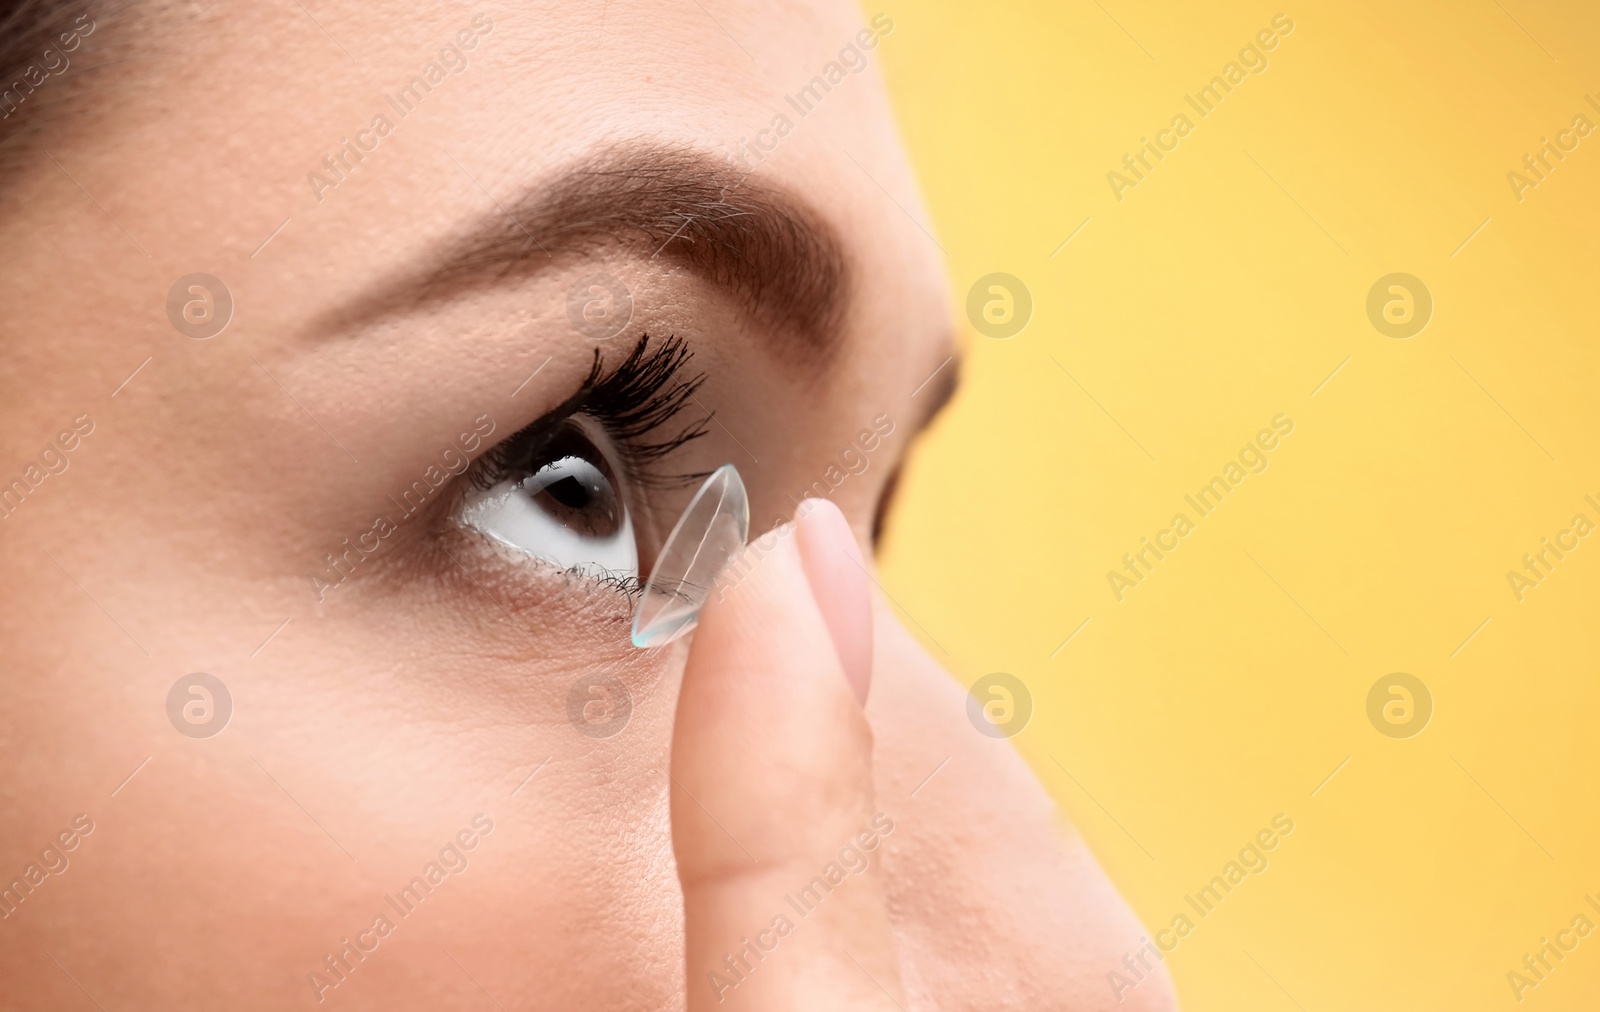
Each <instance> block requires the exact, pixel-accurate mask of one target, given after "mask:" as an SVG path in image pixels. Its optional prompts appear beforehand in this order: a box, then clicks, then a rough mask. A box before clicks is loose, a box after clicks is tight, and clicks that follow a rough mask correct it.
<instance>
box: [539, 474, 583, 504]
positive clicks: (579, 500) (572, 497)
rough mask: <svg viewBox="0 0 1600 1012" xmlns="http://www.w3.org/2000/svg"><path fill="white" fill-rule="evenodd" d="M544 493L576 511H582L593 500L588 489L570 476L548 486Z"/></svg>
mask: <svg viewBox="0 0 1600 1012" xmlns="http://www.w3.org/2000/svg"><path fill="white" fill-rule="evenodd" d="M543 491H544V492H546V493H548V494H549V495H550V498H552V499H554V500H555V501H556V502H558V503H560V504H561V505H563V506H565V507H567V508H568V509H574V510H581V509H583V508H584V507H586V506H588V505H589V503H590V501H591V499H592V498H593V497H592V496H591V495H590V493H589V489H588V487H587V486H585V485H584V484H583V482H581V481H579V480H578V479H577V478H574V477H573V476H572V475H570V474H569V475H567V476H566V477H565V478H560V479H557V480H556V481H553V482H551V483H550V484H548V485H546V486H545V487H544V489H543Z"/></svg>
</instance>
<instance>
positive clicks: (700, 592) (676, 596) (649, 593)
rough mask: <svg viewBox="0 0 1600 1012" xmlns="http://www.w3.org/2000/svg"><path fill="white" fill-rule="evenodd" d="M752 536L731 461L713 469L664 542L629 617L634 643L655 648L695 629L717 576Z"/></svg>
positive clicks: (747, 506) (746, 503) (746, 502)
mask: <svg viewBox="0 0 1600 1012" xmlns="http://www.w3.org/2000/svg"><path fill="white" fill-rule="evenodd" d="M749 535H750V500H749V498H748V497H747V496H746V494H745V490H744V481H743V479H741V478H740V477H739V471H738V469H737V468H735V467H734V466H733V465H732V464H723V465H722V466H721V467H719V468H717V469H716V470H715V471H713V472H712V473H711V477H709V478H707V479H706V481H705V484H704V485H701V486H700V489H699V491H697V492H696V493H695V494H694V498H693V499H691V500H690V501H689V506H688V508H687V509H685V510H684V511H683V516H681V517H679V518H678V522H677V524H675V525H674V526H673V528H672V533H671V534H669V535H667V543H666V544H665V545H664V546H662V549H661V554H660V556H658V557H657V558H656V564H655V567H654V568H653V569H652V570H651V571H650V580H649V582H648V583H646V584H645V586H644V597H643V598H642V599H641V600H640V601H639V610H638V611H637V612H635V613H634V616H633V645H634V646H636V647H641V648H645V647H659V646H665V645H666V644H668V643H671V642H672V641H673V640H675V639H677V638H678V637H679V636H682V635H683V634H684V633H686V632H688V631H689V630H690V629H693V628H694V626H695V623H696V622H698V621H699V620H700V609H701V608H703V607H705V603H706V601H708V600H710V598H711V592H712V591H713V590H714V589H715V588H716V579H717V575H718V574H719V573H721V572H722V569H723V567H724V566H726V565H727V564H728V560H730V559H731V558H733V556H734V555H735V554H736V553H738V551H739V550H740V549H742V548H743V547H744V542H745V538H747V537H749Z"/></svg>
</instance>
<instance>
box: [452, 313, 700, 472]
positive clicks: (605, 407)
mask: <svg viewBox="0 0 1600 1012" xmlns="http://www.w3.org/2000/svg"><path fill="white" fill-rule="evenodd" d="M693 356H694V353H693V352H692V351H690V350H689V346H688V345H687V344H686V343H685V342H684V341H683V340H682V339H680V338H678V337H676V336H671V337H668V338H667V339H666V340H665V341H662V342H660V343H659V344H657V345H656V346H655V347H651V344H650V335H649V334H641V335H640V336H639V341H638V343H637V344H635V345H634V346H633V350H632V351H631V352H630V353H629V354H628V356H627V357H626V358H624V359H623V360H622V361H621V362H619V363H617V364H616V365H615V366H614V367H612V368H611V369H610V370H609V371H607V370H606V369H605V365H604V362H603V361H602V359H601V355H600V352H599V350H598V349H596V351H595V353H594V362H593V364H591V365H590V367H589V375H588V376H587V377H585V378H584V380H583V382H582V383H581V384H580V385H579V387H578V390H577V392H576V393H574V394H573V395H572V396H571V397H568V398H567V399H566V400H565V401H564V402H562V403H561V404H560V405H558V406H556V407H555V408H553V409H551V410H550V411H548V412H546V413H545V414H544V415H543V416H541V417H540V418H538V419H537V420H535V421H534V422H533V423H531V424H529V425H527V426H525V427H524V428H522V429H520V430H518V431H517V432H515V433H513V434H512V435H510V436H508V437H506V438H505V439H503V440H501V441H500V442H499V443H497V444H495V445H494V446H493V447H492V448H491V449H490V450H489V451H488V452H487V453H485V454H484V455H483V456H482V457H481V458H480V459H479V460H478V461H477V462H476V463H475V464H474V465H473V467H472V469H471V471H469V472H468V474H469V476H470V480H471V482H472V483H473V485H474V486H476V487H477V488H479V489H488V488H490V487H492V486H493V485H495V484H496V483H497V482H499V481H502V480H503V479H505V478H507V477H509V476H510V475H511V472H512V471H513V470H515V469H517V468H518V466H519V464H518V461H523V460H527V459H529V458H530V457H532V456H534V455H536V454H538V453H539V452H540V451H542V450H543V449H544V447H545V446H546V444H548V443H549V442H550V440H551V439H553V438H554V437H555V435H556V434H557V433H558V432H560V430H561V428H562V426H563V425H565V424H566V423H567V422H569V421H570V420H572V419H573V418H575V417H577V416H579V415H584V416H587V417H589V418H592V419H593V420H594V421H596V422H598V423H599V424H600V426H601V428H603V429H604V430H605V432H606V434H607V435H609V436H610V437H611V439H612V440H613V441H614V442H615V444H616V448H617V452H618V454H619V455H620V456H621V457H622V460H621V461H620V462H619V463H620V465H621V467H622V470H623V474H624V477H625V478H626V480H627V481H629V482H630V483H631V484H633V485H634V486H635V487H639V488H673V487H677V486H680V485H686V484H689V483H692V482H694V481H695V480H697V479H701V478H704V477H706V475H707V474H709V473H710V472H697V473H687V474H675V475H668V474H662V473H660V472H659V471H658V470H657V467H658V465H659V464H660V461H661V460H662V459H663V458H665V457H666V456H668V455H669V454H671V453H672V452H673V451H675V450H677V449H679V448H681V447H683V446H685V445H686V444H688V443H691V442H693V441H694V440H696V439H699V438H700V437H701V436H703V435H705V434H706V431H707V428H708V427H709V426H710V424H711V416H710V415H709V414H708V415H707V416H706V417H705V418H703V419H701V420H700V421H698V422H693V423H690V424H688V425H685V426H683V427H682V428H681V429H679V430H678V431H677V432H676V433H674V434H672V435H670V436H667V437H665V438H660V439H654V440H652V439H651V438H650V437H651V435H652V434H653V433H655V432H656V430H658V429H660V428H661V427H663V426H665V425H666V424H667V423H669V422H671V421H672V419H673V418H675V417H676V416H677V415H678V414H679V412H681V411H683V410H684V409H685V408H686V407H688V406H689V404H690V403H691V402H692V401H693V400H694V395H695V392H696V391H697V390H699V389H700V386H701V385H702V384H703V383H704V382H705V380H706V375H705V373H698V374H696V375H694V376H690V377H683V376H680V374H681V373H683V371H684V370H685V368H686V367H687V366H688V364H689V361H690V359H691V358H693Z"/></svg>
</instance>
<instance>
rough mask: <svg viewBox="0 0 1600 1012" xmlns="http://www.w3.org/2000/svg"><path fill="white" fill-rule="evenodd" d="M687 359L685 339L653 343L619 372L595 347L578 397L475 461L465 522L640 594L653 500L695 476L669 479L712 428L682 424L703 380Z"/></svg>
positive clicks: (645, 340) (644, 340)
mask: <svg viewBox="0 0 1600 1012" xmlns="http://www.w3.org/2000/svg"><path fill="white" fill-rule="evenodd" d="M689 358H690V352H689V351H688V349H687V347H686V346H685V345H684V344H683V342H681V341H679V340H677V339H675V338H668V339H667V340H666V341H664V342H660V343H658V344H656V345H654V346H652V345H651V342H650V339H649V337H648V336H644V337H641V338H640V340H639V342H638V344H637V345H635V347H634V349H633V351H632V352H631V353H630V354H629V355H628V356H627V357H626V358H625V359H624V360H623V361H622V362H621V363H619V364H617V365H616V366H615V367H614V368H612V369H610V370H609V371H605V368H604V365H603V363H602V361H601V358H600V355H599V353H598V352H596V355H595V361H594V365H593V367H592V368H591V370H590V373H589V376H588V377H587V378H586V379H585V380H584V382H583V383H582V385H581V386H580V389H579V390H578V391H577V392H576V393H575V394H573V395H572V396H571V397H569V398H568V399H567V400H566V402H564V403H563V404H561V405H560V406H558V407H556V408H555V409H553V410H551V411H550V412H547V413H546V414H545V415H544V416H543V417H541V418H540V419H538V420H537V421H535V422H533V423H532V424H531V425H528V426H527V427H525V428H523V429H521V430H520V431H518V432H516V433H514V434H512V435H511V436H509V437H507V438H506V439H504V440H502V441H501V442H500V443H498V444H496V445H495V446H494V447H492V448H490V450H489V451H488V452H486V453H485V454H484V455H483V456H482V457H481V458H480V459H479V460H478V461H477V462H475V463H474V465H473V467H472V469H471V470H470V471H469V472H468V475H467V478H468V490H467V493H466V494H465V496H464V497H463V499H462V501H461V505H460V507H459V509H458V511H457V514H456V522H457V523H458V524H459V525H460V526H462V527H466V528H468V529H470V530H474V531H477V532H478V533H480V534H482V535H484V536H486V537H488V538H490V539H492V540H494V541H496V542H499V543H500V544H502V545H505V546H507V547H509V548H511V549H513V550H515V551H518V552H521V553H523V554H525V555H528V556H530V557H532V558H536V559H539V560H542V561H544V562H547V563H550V564H552V565H555V566H557V567H559V568H561V569H564V570H568V571H573V572H578V573H582V574H584V575H587V576H590V577H594V578H596V579H601V580H606V581H610V582H615V583H619V584H621V585H623V586H625V587H630V588H632V587H637V586H638V582H639V579H640V576H641V567H640V564H639V560H640V556H641V549H640V546H641V543H642V542H645V543H648V542H649V540H650V539H649V538H647V537H644V536H643V535H645V534H646V533H647V532H646V531H645V530H643V529H642V528H648V527H649V526H650V525H649V524H648V523H647V522H641V521H642V520H643V519H644V518H640V519H636V517H637V516H638V514H639V513H640V512H641V510H643V511H644V512H646V513H648V507H647V506H644V505H643V504H644V502H645V500H646V498H647V496H646V493H647V492H648V491H649V490H650V489H652V488H657V487H660V486H663V485H672V484H675V483H678V482H680V481H683V482H687V481H692V480H693V479H694V478H695V477H696V476H694V475H677V476H668V475H664V474H662V473H661V472H660V464H661V462H662V461H663V459H664V458H665V457H667V456H668V455H669V454H670V453H672V452H673V451H674V450H676V449H678V448H679V447H681V446H683V445H684V444H686V443H688V442H690V441H692V440H694V439H697V438H699V437H700V436H701V435H703V434H704V432H705V424H706V422H705V421H701V422H699V423H690V424H687V425H684V426H681V427H677V428H674V427H673V426H672V421H673V419H674V418H675V416H676V415H677V414H678V413H679V412H680V411H681V410H683V408H684V407H685V406H686V405H687V404H688V403H689V402H690V400H691V399H692V397H693V394H694V391H695V390H696V389H698V388H699V386H700V384H701V382H702V381H703V380H704V378H705V377H704V376H703V375H696V376H691V377H685V376H684V375H683V373H684V372H685V369H686V366H687V365H688V362H689Z"/></svg>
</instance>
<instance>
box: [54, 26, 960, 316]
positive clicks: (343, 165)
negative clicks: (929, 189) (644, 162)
mask: <svg viewBox="0 0 1600 1012" xmlns="http://www.w3.org/2000/svg"><path fill="white" fill-rule="evenodd" d="M224 8H225V9H224ZM101 21H102V23H101V25H100V26H99V31H98V33H97V35H96V36H94V37H90V38H86V39H85V40H83V43H82V46H81V48H80V55H79V57H78V58H79V59H81V60H84V61H87V62H89V63H91V64H93V63H95V62H96V61H99V62H100V63H102V64H103V65H104V70H105V73H104V75H102V76H103V77H104V78H105V79H114V78H121V80H119V81H118V84H119V87H118V89H117V94H116V96H115V99H114V100H109V96H108V94H107V93H106V92H105V91H104V90H102V91H100V92H97V93H93V94H90V95H88V96H86V100H85V101H83V102H81V103H79V105H81V106H83V107H84V108H85V112H84V115H83V116H82V117H81V120H82V122H81V124H79V128H78V129H76V130H74V131H73V132H72V134H71V136H69V137H65V138H61V139H59V140H58V141H55V142H53V143H52V144H51V150H52V151H53V152H54V154H56V155H60V156H61V162H62V164H63V166H66V167H70V168H71V169H73V170H74V171H73V178H74V179H75V180H77V181H79V182H81V183H82V184H83V186H84V187H85V188H87V189H88V190H89V191H90V192H91V193H92V194H93V195H94V197H95V199H96V200H98V201H100V202H101V203H102V204H104V205H106V208H107V209H108V211H109V212H110V213H112V214H113V216H114V217H115V220H116V221H117V223H118V224H119V226H120V227H122V228H123V229H124V230H125V232H126V233H127V234H128V236H129V238H130V239H132V240H133V241H132V243H131V244H130V245H129V252H134V253H137V252H140V251H145V252H149V253H150V254H151V255H152V256H154V257H157V258H159V257H161V256H162V255H163V253H165V254H167V255H169V256H170V255H174V254H177V253H179V252H180V251H183V250H201V251H207V250H221V251H225V252H226V255H227V256H228V257H229V258H232V257H234V256H237V257H238V258H239V259H241V260H246V261H249V262H250V263H251V264H252V265H253V266H261V264H262V261H261V260H260V257H261V256H262V254H263V252H264V249H261V248H259V247H261V244H262V243H264V242H267V241H268V239H269V237H271V240H270V241H271V243H272V244H275V245H277V246H278V247H279V248H278V249H277V250H274V251H273V254H274V256H275V257H276V258H277V259H278V260H279V261H280V262H282V260H283V259H284V258H285V257H286V256H291V255H292V256H293V257H294V258H296V259H297V260H299V261H300V262H301V270H303V271H310V272H312V273H313V274H314V275H315V276H316V277H317V278H318V279H319V291H318V292H317V293H314V294H312V293H302V294H301V296H300V298H299V299H297V300H296V304H297V305H300V306H302V307H303V308H311V307H306V306H304V302H305V301H306V300H307V299H312V300H314V299H317V298H326V299H328V300H330V301H332V300H338V299H343V298H347V297H348V296H349V295H350V294H351V292H352V291H353V290H354V288H355V286H356V285H357V283H358V281H359V280H361V279H360V278H359V277H358V275H363V274H367V273H370V271H371V269H373V268H374V267H376V266H377V264H378V262H380V261H390V262H393V263H396V264H398V263H400V262H402V261H404V260H406V259H407V258H411V259H417V257H418V256H419V254H420V253H422V252H423V248H424V247H426V246H427V245H428V244H430V243H436V242H438V241H440V240H441V237H443V236H447V235H450V234H452V233H454V232H456V231H459V228H460V226H461V223H462V222H464V221H466V220H467V219H469V218H471V217H474V216H478V215H481V214H483V213H485V212H493V211H494V210H496V209H497V208H498V209H499V210H501V211H504V210H505V209H506V206H507V205H509V204H510V203H512V202H513V200H514V199H515V198H517V197H519V196H521V195H522V194H524V193H525V192H526V191H527V190H529V189H532V188H537V187H538V186H539V185H540V183H541V181H543V180H547V179H550V178H553V177H555V176H556V175H557V174H558V172H559V170H560V169H561V168H563V167H565V166H570V165H572V164H574V163H577V162H580V161H582V160H583V159H585V158H587V157H592V155H593V153H594V152H596V151H598V150H604V149H608V148H615V147H617V146H618V145H623V144H627V143H632V142H645V143H648V144H650V145H652V146H655V147H666V148H671V149H674V150H692V151H698V152H703V153H705V154H706V155H707V156H708V157H709V158H711V159H715V160H718V161H720V162H722V163H724V164H725V165H726V166H727V168H728V170H729V171H730V172H735V173H741V174H743V173H749V174H750V175H751V177H752V178H753V179H755V180H758V181H762V182H765V183H769V184H771V185H772V186H774V187H776V188H778V189H782V190H787V191H790V192H794V193H798V194H803V195H804V196H805V197H806V198H807V200H808V201H809V202H810V203H811V204H812V205H813V206H814V207H815V209H816V211H817V212H818V213H819V214H820V215H821V216H822V218H823V219H825V220H826V221H827V222H828V223H830V224H831V225H832V226H833V227H834V228H835V229H836V230H837V231H838V232H839V233H840V234H841V235H842V236H843V239H844V245H845V246H846V250H847V254H848V256H849V258H850V259H851V260H852V261H853V262H855V263H856V264H857V266H858V267H859V268H860V269H861V270H863V271H865V272H868V273H881V274H882V276H880V277H877V278H875V285H876V289H875V290H877V291H879V292H881V293H883V294H884V295H885V296H887V300H886V301H889V302H891V303H893V304H894V305H895V306H896V307H897V309H896V311H897V313H898V314H899V319H900V323H901V325H902V327H901V329H903V327H904V324H905V323H906V322H907V320H906V316H907V314H915V313H916V312H917V310H916V308H915V307H918V306H933V307H937V308H936V309H935V310H934V313H935V314H936V315H937V316H938V317H939V318H940V319H939V320H938V321H935V320H933V319H931V318H930V319H929V320H928V321H926V323H927V324H928V327H927V329H933V330H940V331H942V330H943V327H942V317H943V305H944V302H943V292H942V284H943V280H942V272H943V254H942V253H941V252H940V251H939V250H938V248H937V246H936V245H935V244H934V242H933V241H932V240H931V238H930V237H929V236H928V234H927V232H926V231H925V228H926V226H925V223H919V221H917V220H915V218H914V216H920V215H921V210H920V201H919V199H918V196H917V193H916V190H915V186H914V184H913V182H912V179H911V175H910V172H909V169H908V167H907V166H906V165H905V163H904V159H903V156H902V155H901V154H900V152H899V149H898V145H897V141H896V134H895V132H894V129H893V127H892V125H891V121H890V115H889V110H888V108H887V105H886V102H885V99H884V95H883V92H882V86H881V83H880V79H879V77H878V67H877V66H876V64H877V63H878V61H879V59H880V57H881V55H882V53H881V51H879V47H880V45H882V44H883V43H884V40H885V39H886V38H888V37H889V35H890V33H892V22H888V24H889V25H890V26H891V27H889V28H888V29H887V30H885V28H884V23H885V21H887V19H880V21H879V22H878V27H877V28H876V29H875V28H873V27H871V25H870V24H869V22H868V21H867V20H865V19H863V18H862V17H861V16H860V14H859V12H858V11H857V10H855V9H854V8H853V7H852V6H850V5H849V4H845V3H832V2H826V3H813V4H794V3H785V4H739V5H733V4H724V3H699V2H694V0H690V2H688V3H679V2H672V3H666V2H655V0H647V2H623V0H613V2H609V3H572V2H565V0H564V2H560V3H547V4H540V5H522V4H510V5H508V4H481V5H480V4H466V3H453V2H451V3H421V4H411V3H407V4H398V3H394V4H380V5H373V6H364V7H360V8H355V7H350V6H348V5H332V4H324V3H316V2H306V3H304V4H300V3H295V4H289V5H277V4H268V5H254V4H251V5H222V4H219V5H215V6H213V7H211V8H207V9H206V10H205V11H204V12H202V13H200V14H198V15H195V14H191V13H188V12H187V9H185V10H182V11H180V10H179V9H178V8H177V6H176V5H174V6H172V7H167V8H157V9H155V10H153V11H147V12H144V13H141V14H139V15H138V17H134V16H133V15H131V14H129V15H108V16H106V17H103V18H102V19H101ZM97 47H98V52H97V51H96V50H97ZM32 168H33V171H35V172H38V173H54V172H56V171H57V169H56V166H53V165H51V164H50V162H48V161H44V160H36V163H35V164H34V166H33V167H32ZM69 195H77V196H81V194H76V193H75V191H74V193H73V194H69ZM140 237H142V238H140ZM152 237H153V238H152ZM133 246H138V247H139V248H140V249H139V250H134V249H133ZM929 295H936V296H937V298H935V299H933V300H931V301H930V300H929V299H928V296H929ZM917 329H924V328H921V327H919V328H917Z"/></svg>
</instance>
